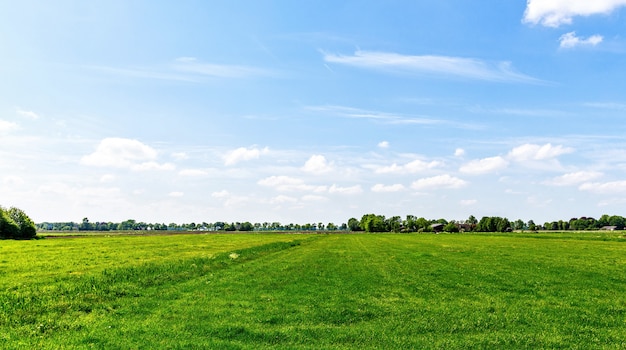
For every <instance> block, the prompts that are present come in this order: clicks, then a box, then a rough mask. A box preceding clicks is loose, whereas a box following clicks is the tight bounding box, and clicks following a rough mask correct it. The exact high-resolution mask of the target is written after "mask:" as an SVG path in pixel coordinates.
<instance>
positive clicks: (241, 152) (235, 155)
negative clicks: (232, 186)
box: [224, 147, 270, 165]
mask: <svg viewBox="0 0 626 350" xmlns="http://www.w3.org/2000/svg"><path fill="white" fill-rule="evenodd" d="M269 151H270V150H269V148H267V147H265V148H263V149H259V148H257V147H251V148H246V147H239V148H237V149H235V150H232V151H230V152H228V153H226V155H224V165H234V164H237V163H239V162H241V161H247V160H253V159H259V158H260V157H261V155H265V154H268V153H269Z"/></svg>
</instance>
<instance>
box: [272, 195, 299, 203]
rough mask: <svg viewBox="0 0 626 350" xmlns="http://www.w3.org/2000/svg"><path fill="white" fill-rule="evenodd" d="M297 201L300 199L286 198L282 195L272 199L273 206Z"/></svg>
mask: <svg viewBox="0 0 626 350" xmlns="http://www.w3.org/2000/svg"><path fill="white" fill-rule="evenodd" d="M297 201H298V199H296V198H293V197H289V196H285V195H282V194H281V195H279V196H276V197H274V198H272V199H270V203H271V204H284V203H296V202H297Z"/></svg>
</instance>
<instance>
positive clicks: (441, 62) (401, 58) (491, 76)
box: [324, 51, 538, 82]
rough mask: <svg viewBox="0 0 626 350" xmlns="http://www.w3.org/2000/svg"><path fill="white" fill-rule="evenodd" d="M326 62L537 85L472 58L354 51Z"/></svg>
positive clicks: (502, 65) (507, 66)
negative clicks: (351, 53) (352, 53)
mask: <svg viewBox="0 0 626 350" xmlns="http://www.w3.org/2000/svg"><path fill="white" fill-rule="evenodd" d="M324 60H325V61H326V62H330V63H339V64H346V65H350V66H355V67H360V68H368V69H378V70H386V71H396V72H401V73H417V74H419V73H430V74H438V75H445V76H456V77H462V78H469V79H478V80H487V81H494V82H509V81H520V82H537V81H538V80H537V79H535V78H532V77H529V76H527V75H524V74H521V73H518V72H515V71H514V70H513V69H512V67H511V63H510V62H495V63H490V62H486V61H482V60H479V59H475V58H464V57H451V56H434V55H423V56H409V55H402V54H397V53H391V52H375V51H356V52H355V53H354V55H336V54H328V53H326V54H324Z"/></svg>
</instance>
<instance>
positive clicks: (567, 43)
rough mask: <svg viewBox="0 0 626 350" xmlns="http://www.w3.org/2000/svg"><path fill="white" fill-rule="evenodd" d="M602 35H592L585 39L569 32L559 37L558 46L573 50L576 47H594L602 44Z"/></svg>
mask: <svg viewBox="0 0 626 350" xmlns="http://www.w3.org/2000/svg"><path fill="white" fill-rule="evenodd" d="M603 39H604V38H603V37H602V35H592V36H590V37H588V38H586V39H584V38H581V37H577V36H576V32H569V33H565V34H563V35H561V37H560V38H559V42H560V44H559V46H560V47H561V48H563V49H569V48H574V47H576V46H596V45H598V44H599V43H601V42H602V40H603Z"/></svg>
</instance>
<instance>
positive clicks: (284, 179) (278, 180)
mask: <svg viewBox="0 0 626 350" xmlns="http://www.w3.org/2000/svg"><path fill="white" fill-rule="evenodd" d="M257 183H258V184H259V185H261V186H267V187H273V188H274V189H276V190H277V191H285V192H288V191H310V192H326V190H327V187H326V186H314V185H307V184H306V183H304V181H303V180H301V179H297V178H294V177H289V176H284V175H279V176H276V175H274V176H270V177H267V178H265V179H261V180H259V181H258V182H257Z"/></svg>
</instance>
